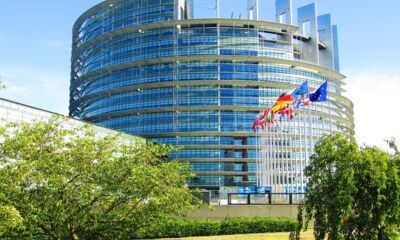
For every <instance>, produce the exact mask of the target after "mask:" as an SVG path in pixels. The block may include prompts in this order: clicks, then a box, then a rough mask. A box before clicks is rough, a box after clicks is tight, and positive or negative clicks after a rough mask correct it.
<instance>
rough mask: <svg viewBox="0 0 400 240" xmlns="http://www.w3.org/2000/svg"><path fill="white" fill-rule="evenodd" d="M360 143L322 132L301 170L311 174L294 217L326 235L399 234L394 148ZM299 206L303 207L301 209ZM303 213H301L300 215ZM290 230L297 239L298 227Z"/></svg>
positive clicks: (381, 236) (399, 203)
mask: <svg viewBox="0 0 400 240" xmlns="http://www.w3.org/2000/svg"><path fill="white" fill-rule="evenodd" d="M389 143H390V146H391V147H392V148H393V149H394V150H395V154H393V155H390V154H389V153H387V152H385V151H383V150H381V149H378V148H376V147H364V148H359V147H358V145H357V144H356V143H354V142H350V141H348V140H347V139H345V137H344V136H343V135H340V134H338V135H333V136H324V137H322V138H321V139H320V141H319V142H318V143H317V145H316V146H315V154H313V155H312V156H311V159H310V165H309V166H308V167H307V168H306V170H305V175H306V176H307V177H309V178H310V182H309V185H308V191H307V193H306V197H307V198H306V201H305V204H304V206H303V207H301V208H300V211H299V218H298V222H299V225H300V226H303V219H305V224H304V227H305V228H307V225H308V223H309V222H310V221H311V220H314V236H315V238H316V239H317V240H322V239H326V237H327V238H328V239H332V240H333V239H335V240H336V239H366V240H367V239H368V240H369V239H380V240H382V239H392V238H393V236H395V235H397V234H399V223H400V176H399V174H400V172H399V159H400V157H399V152H398V150H397V147H396V145H395V143H394V141H393V140H391V141H390V142H389ZM303 210H304V213H303ZM303 215H305V216H303ZM300 230H301V229H298V230H297V232H296V233H294V234H292V236H293V237H292V238H293V239H299V231H300Z"/></svg>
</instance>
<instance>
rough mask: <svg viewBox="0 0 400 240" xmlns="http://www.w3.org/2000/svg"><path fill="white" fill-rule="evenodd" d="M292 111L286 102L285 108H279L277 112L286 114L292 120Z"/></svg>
mask: <svg viewBox="0 0 400 240" xmlns="http://www.w3.org/2000/svg"><path fill="white" fill-rule="evenodd" d="M293 111H294V110H293V107H292V106H290V105H289V104H288V105H286V107H285V108H283V109H281V110H279V112H278V114H280V115H287V116H288V117H289V119H290V120H292V119H293V118H294V115H293Z"/></svg>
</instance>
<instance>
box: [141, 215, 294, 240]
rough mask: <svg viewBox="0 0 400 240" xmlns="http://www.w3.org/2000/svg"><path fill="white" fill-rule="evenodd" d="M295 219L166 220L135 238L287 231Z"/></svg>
mask: <svg viewBox="0 0 400 240" xmlns="http://www.w3.org/2000/svg"><path fill="white" fill-rule="evenodd" d="M296 226H297V225H296V221H295V220H293V219H287V218H261V217H257V218H228V219H225V220H222V221H213V220H206V219H201V220H168V221H164V222H159V223H158V224H157V225H156V226H152V227H149V228H147V229H143V230H141V231H140V232H137V234H136V235H135V238H177V237H193V236H215V235H223V234H242V233H263V232H288V231H293V230H294V229H295V228H296Z"/></svg>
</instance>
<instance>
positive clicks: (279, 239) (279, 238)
mask: <svg viewBox="0 0 400 240" xmlns="http://www.w3.org/2000/svg"><path fill="white" fill-rule="evenodd" d="M301 236H302V238H301V239H304V240H312V239H314V238H313V235H312V231H307V232H305V233H302V235H301ZM170 239H171V238H170ZM175 239H177V238H175ZM179 239H183V240H242V239H243V240H288V239H289V233H288V232H284V233H255V234H238V235H222V236H208V237H187V238H179Z"/></svg>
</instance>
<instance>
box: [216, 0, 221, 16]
mask: <svg viewBox="0 0 400 240" xmlns="http://www.w3.org/2000/svg"><path fill="white" fill-rule="evenodd" d="M219 1H220V0H215V12H216V17H217V18H219Z"/></svg>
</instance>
